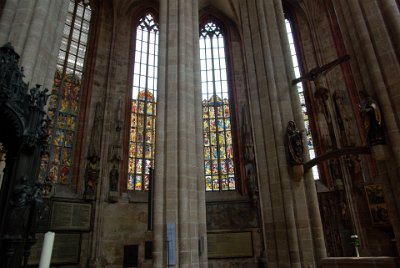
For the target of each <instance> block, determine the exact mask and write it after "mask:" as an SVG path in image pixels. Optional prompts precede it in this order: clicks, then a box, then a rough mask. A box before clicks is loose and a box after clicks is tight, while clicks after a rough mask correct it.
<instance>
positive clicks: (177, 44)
mask: <svg viewBox="0 0 400 268" xmlns="http://www.w3.org/2000/svg"><path fill="white" fill-rule="evenodd" d="M199 69H200V66H199V21H198V1H197V0H193V1H187V0H165V1H161V3H160V48H159V78H158V104H157V132H156V146H157V147H156V151H157V154H156V159H155V162H156V163H157V168H156V170H155V188H154V196H155V198H154V199H155V200H154V250H153V256H154V267H164V266H165V265H167V264H168V261H169V262H171V261H172V259H171V257H175V260H176V262H175V265H176V266H178V267H203V266H204V267H206V266H207V254H206V252H207V248H206V243H204V245H205V248H203V249H202V250H201V251H202V253H201V254H200V251H199V240H200V239H203V238H204V239H205V238H206V222H205V184H204V180H203V176H202V170H203V160H202V157H203V153H202V152H203V150H202V128H201V120H202V118H201V103H202V102H201V89H200V72H199ZM167 225H168V226H172V228H174V229H175V233H174V234H173V238H170V239H169V241H167V233H166V231H167ZM173 249H175V250H174V251H173V252H170V254H172V255H169V256H168V250H169V251H171V250H173ZM170 264H171V263H170Z"/></svg>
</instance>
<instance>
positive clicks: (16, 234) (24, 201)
mask: <svg viewBox="0 0 400 268" xmlns="http://www.w3.org/2000/svg"><path fill="white" fill-rule="evenodd" d="M31 198H32V189H31V187H30V186H29V185H28V178H27V177H26V176H24V177H21V179H20V181H19V182H18V183H17V184H16V185H15V187H14V190H13V193H12V197H11V200H10V205H11V206H10V208H11V211H10V214H9V215H10V216H9V217H10V218H9V222H8V228H7V234H6V237H9V238H13V239H22V238H23V235H24V231H25V230H26V227H27V221H28V218H29V209H30V203H31Z"/></svg>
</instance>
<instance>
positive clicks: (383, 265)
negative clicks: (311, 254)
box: [318, 257, 400, 268]
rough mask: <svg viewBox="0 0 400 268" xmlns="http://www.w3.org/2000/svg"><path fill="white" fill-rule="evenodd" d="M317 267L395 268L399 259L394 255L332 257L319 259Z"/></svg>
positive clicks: (399, 264)
mask: <svg viewBox="0 0 400 268" xmlns="http://www.w3.org/2000/svg"><path fill="white" fill-rule="evenodd" d="M318 267H319V268H347V267H348V268H359V267H360V268H361V267H362V268H365V267H371V268H375V267H376V268H392V267H393V268H396V267H400V259H399V258H396V257H332V258H325V259H322V260H320V262H319V266H318Z"/></svg>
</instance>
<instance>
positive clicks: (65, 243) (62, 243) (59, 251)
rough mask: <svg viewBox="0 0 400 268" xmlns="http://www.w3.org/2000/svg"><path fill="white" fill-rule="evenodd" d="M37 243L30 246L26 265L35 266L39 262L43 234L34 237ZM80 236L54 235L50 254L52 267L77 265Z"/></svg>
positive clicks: (74, 234)
mask: <svg viewBox="0 0 400 268" xmlns="http://www.w3.org/2000/svg"><path fill="white" fill-rule="evenodd" d="M36 237H37V239H38V240H37V242H36V243H35V244H34V245H33V246H32V249H31V254H30V256H29V260H28V264H29V265H30V266H36V267H37V265H38V264H39V262H40V255H41V253H42V247H43V240H44V233H39V234H37V235H36ZM80 243H81V235H80V234H77V233H56V234H55V237H54V244H53V252H52V254H51V261H50V263H51V264H52V265H55V264H77V263H79V253H80V251H81V248H80Z"/></svg>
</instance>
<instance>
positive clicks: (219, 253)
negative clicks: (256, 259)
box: [207, 232, 253, 258]
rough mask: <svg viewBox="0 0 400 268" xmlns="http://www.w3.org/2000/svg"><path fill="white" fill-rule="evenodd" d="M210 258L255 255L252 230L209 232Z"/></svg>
mask: <svg viewBox="0 0 400 268" xmlns="http://www.w3.org/2000/svg"><path fill="white" fill-rule="evenodd" d="M207 247H208V257H209V258H239V257H252V256H253V239H252V236H251V232H235V233H233V232H232V233H229V232H228V233H227V232H225V233H208V234H207Z"/></svg>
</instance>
